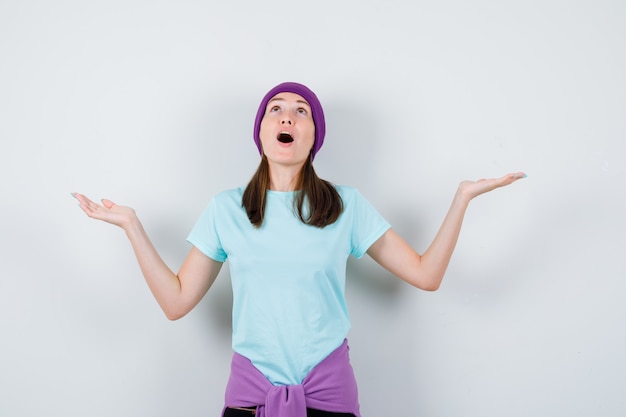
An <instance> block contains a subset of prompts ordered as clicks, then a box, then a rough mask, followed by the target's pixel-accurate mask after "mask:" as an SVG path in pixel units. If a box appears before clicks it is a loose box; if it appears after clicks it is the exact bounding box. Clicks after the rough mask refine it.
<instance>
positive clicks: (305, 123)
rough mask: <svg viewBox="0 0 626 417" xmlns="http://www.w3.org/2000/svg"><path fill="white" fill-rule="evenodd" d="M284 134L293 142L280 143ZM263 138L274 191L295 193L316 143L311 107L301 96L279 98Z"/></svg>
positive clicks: (268, 109)
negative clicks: (278, 138) (299, 178)
mask: <svg viewBox="0 0 626 417" xmlns="http://www.w3.org/2000/svg"><path fill="white" fill-rule="evenodd" d="M281 132H288V133H289V134H290V135H291V136H292V137H293V139H294V140H293V142H291V143H282V142H279V141H278V140H277V139H276V138H277V137H278V135H279V134H280V133H281ZM259 137H260V138H261V147H262V148H263V154H264V155H265V156H266V157H267V160H268V162H269V165H270V189H271V190H275V191H292V190H293V189H294V186H295V184H296V180H297V178H298V175H299V173H300V170H301V169H302V166H303V165H304V162H305V161H306V160H307V158H309V155H310V153H311V149H312V148H313V144H314V142H315V123H314V122H313V115H312V113H311V106H309V104H308V103H307V102H306V100H304V98H302V97H301V96H300V95H298V94H294V93H280V94H277V95H276V96H274V97H273V98H272V99H271V100H270V101H269V102H268V103H267V107H266V109H265V116H263V120H261V128H260V130H259Z"/></svg>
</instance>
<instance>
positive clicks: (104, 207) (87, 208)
mask: <svg viewBox="0 0 626 417" xmlns="http://www.w3.org/2000/svg"><path fill="white" fill-rule="evenodd" d="M72 196H74V198H76V200H78V204H79V206H80V208H81V209H82V210H83V211H84V212H85V214H87V216H89V217H91V218H92V219H96V220H102V221H105V222H107V223H111V224H114V225H115V226H119V227H121V228H122V229H124V230H127V229H128V227H129V226H130V225H131V224H132V222H133V221H135V220H136V219H137V215H136V214H135V210H133V209H132V208H130V207H124V206H118V205H117V204H115V203H114V202H112V201H111V200H107V199H103V200H102V204H98V203H95V202H93V201H91V200H90V199H89V198H87V197H86V196H84V195H83V194H79V193H72Z"/></svg>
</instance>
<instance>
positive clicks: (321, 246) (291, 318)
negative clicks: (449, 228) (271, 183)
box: [187, 186, 390, 385]
mask: <svg viewBox="0 0 626 417" xmlns="http://www.w3.org/2000/svg"><path fill="white" fill-rule="evenodd" d="M336 188H337V191H338V192H339V194H340V195H341V198H342V200H343V204H344V211H343V213H342V214H341V216H340V217H339V219H338V220H337V221H336V222H335V223H333V224H331V225H329V226H326V227H325V228H323V229H320V228H317V227H314V226H308V225H306V224H304V223H302V221H301V220H300V219H299V218H298V216H297V214H296V213H295V209H294V205H293V197H294V192H277V191H268V192H267V193H268V194H267V203H266V210H265V219H264V221H263V224H262V226H261V227H260V228H258V229H257V228H255V227H254V226H253V225H252V224H251V223H250V220H249V219H248V217H247V215H246V211H245V209H244V208H243V207H242V205H241V198H242V195H243V190H244V188H237V189H234V190H229V191H225V192H222V193H220V194H218V195H216V196H215V197H214V198H213V199H212V200H211V202H210V203H209V205H208V207H207V208H206V209H205V210H204V212H203V213H202V215H201V216H200V218H199V219H198V221H197V223H196V225H195V226H194V228H193V229H192V231H191V233H190V234H189V237H188V239H187V240H188V241H189V242H190V243H191V244H193V245H194V246H195V247H197V248H198V249H199V250H200V251H202V252H203V253H204V254H205V255H207V256H208V257H210V258H212V259H214V260H216V261H219V262H224V261H226V260H227V259H228V261H229V263H230V273H231V281H232V287H233V317H232V319H233V340H232V344H233V349H234V351H235V352H237V353H239V354H240V355H243V356H245V357H246V358H248V359H250V361H251V362H252V363H253V364H254V366H255V367H256V368H257V369H258V370H259V371H261V372H262V373H263V374H264V375H265V376H266V377H267V379H268V380H269V381H271V382H272V383H273V384H275V385H292V384H300V383H301V382H302V381H303V379H304V377H305V376H306V375H307V374H308V373H309V372H310V371H311V369H313V367H314V366H315V365H317V364H318V363H320V362H321V361H322V360H324V358H326V357H327V356H328V355H329V354H330V353H331V352H332V351H333V350H335V349H336V348H337V347H339V346H340V345H341V343H342V342H343V340H344V339H345V337H346V335H347V333H348V330H349V329H350V318H349V316H348V310H347V307H346V301H345V279H346V261H347V258H348V256H349V255H353V256H355V257H357V258H360V257H362V256H363V255H364V254H365V252H366V251H367V249H368V248H369V247H370V246H371V245H372V243H374V242H375V241H376V240H377V239H378V238H379V237H380V236H382V235H383V234H384V233H385V231H387V230H388V229H389V227H390V226H389V224H388V223H387V222H386V221H385V219H384V218H383V217H382V216H381V215H380V214H379V213H378V212H377V211H376V210H375V209H374V208H373V207H372V205H371V204H370V203H369V202H368V201H367V200H366V199H365V198H364V197H363V196H362V195H361V194H360V193H359V192H358V191H357V190H356V189H355V188H352V187H345V186H337V187H336Z"/></svg>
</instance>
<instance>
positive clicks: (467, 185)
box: [458, 172, 526, 200]
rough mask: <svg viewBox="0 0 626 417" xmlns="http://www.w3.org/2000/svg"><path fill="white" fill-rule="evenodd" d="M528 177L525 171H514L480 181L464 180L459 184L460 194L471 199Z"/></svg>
mask: <svg viewBox="0 0 626 417" xmlns="http://www.w3.org/2000/svg"><path fill="white" fill-rule="evenodd" d="M522 178H526V174H524V173H523V172H514V173H511V174H507V175H505V176H503V177H500V178H489V179H481V180H478V181H463V182H461V184H459V191H458V192H459V194H460V195H462V196H464V197H466V198H467V199H468V200H471V199H472V198H474V197H477V196H479V195H481V194H484V193H487V192H489V191H493V190H495V189H496V188H500V187H504V186H506V185H510V184H513V183H514V182H515V181H517V180H520V179H522Z"/></svg>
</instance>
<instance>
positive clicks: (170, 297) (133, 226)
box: [123, 216, 182, 318]
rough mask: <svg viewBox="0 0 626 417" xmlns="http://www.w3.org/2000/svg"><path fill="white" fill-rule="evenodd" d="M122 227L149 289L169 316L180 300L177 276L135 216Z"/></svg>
mask: <svg viewBox="0 0 626 417" xmlns="http://www.w3.org/2000/svg"><path fill="white" fill-rule="evenodd" d="M123 229H124V231H125V232H126V236H127V237H128V239H129V240H130V243H131V246H132V248H133V251H134V252H135V256H136V258H137V262H138V263H139V267H140V269H141V272H142V274H143V276H144V278H145V280H146V282H147V284H148V287H149V288H150V291H151V292H152V294H153V295H154V297H155V298H156V300H157V302H158V303H159V306H161V309H162V310H163V311H164V312H165V314H166V316H168V317H170V318H171V317H172V316H173V315H174V313H172V312H173V311H175V310H176V309H177V306H178V305H179V304H180V303H181V301H182V291H181V283H180V280H179V279H178V276H177V275H176V274H175V273H174V272H173V271H172V270H171V269H170V268H169V267H168V266H167V265H166V264H165V262H164V261H163V259H162V258H161V256H160V255H159V254H158V252H157V250H156V248H155V247H154V245H153V244H152V242H151V241H150V238H149V237H148V235H147V233H146V231H145V230H144V228H143V225H142V224H141V222H140V221H139V219H138V218H137V217H136V216H135V217H134V218H133V219H132V220H131V221H130V222H129V223H128V224H127V225H125V226H124V228H123Z"/></svg>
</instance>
